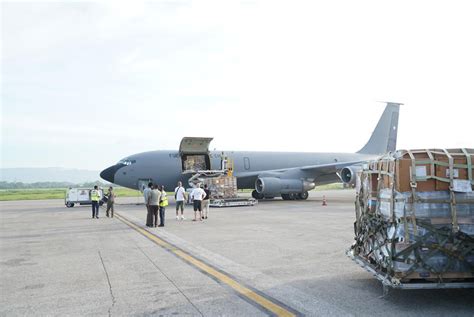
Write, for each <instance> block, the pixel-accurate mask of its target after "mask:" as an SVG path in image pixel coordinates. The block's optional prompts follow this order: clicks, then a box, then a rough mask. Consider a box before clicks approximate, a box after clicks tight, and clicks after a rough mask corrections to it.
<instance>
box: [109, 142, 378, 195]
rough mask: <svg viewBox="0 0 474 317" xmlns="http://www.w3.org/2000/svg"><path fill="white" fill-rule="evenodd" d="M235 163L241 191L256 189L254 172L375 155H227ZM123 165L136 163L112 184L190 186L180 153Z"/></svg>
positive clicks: (148, 155) (136, 158)
mask: <svg viewBox="0 0 474 317" xmlns="http://www.w3.org/2000/svg"><path fill="white" fill-rule="evenodd" d="M221 153H222V152H216V151H211V152H210V154H209V157H210V160H211V169H219V168H220V164H221ZM224 153H225V154H226V155H227V156H228V157H229V158H230V159H232V160H233V163H234V175H235V176H236V177H237V186H238V188H239V189H245V188H254V187H255V180H256V178H257V177H256V176H253V177H246V176H245V174H247V173H248V174H251V172H261V173H265V171H271V170H279V169H289V168H297V167H299V166H308V165H321V164H331V163H335V162H341V164H343V163H344V162H349V161H367V160H370V159H372V158H375V157H376V156H375V155H367V154H358V153H305V152H250V151H225V152H224ZM121 161H127V162H133V163H130V164H129V165H123V166H117V165H116V171H115V173H114V175H113V179H111V181H112V182H113V183H115V184H118V185H120V186H124V187H128V188H132V189H140V186H142V185H143V183H145V182H146V181H151V182H153V183H157V184H160V185H164V186H165V188H166V189H167V190H171V189H174V187H175V186H176V184H177V182H178V181H182V182H183V184H187V181H188V179H189V177H190V175H189V174H182V162H181V156H180V155H179V152H178V151H166V150H160V151H150V152H143V153H138V154H134V155H131V156H129V157H127V158H125V159H123V160H121ZM315 181H316V183H317V184H318V185H322V184H327V183H332V182H337V181H339V178H338V176H337V175H336V174H333V175H331V176H325V177H324V178H320V179H316V180H315Z"/></svg>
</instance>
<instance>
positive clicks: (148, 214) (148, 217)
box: [143, 182, 153, 227]
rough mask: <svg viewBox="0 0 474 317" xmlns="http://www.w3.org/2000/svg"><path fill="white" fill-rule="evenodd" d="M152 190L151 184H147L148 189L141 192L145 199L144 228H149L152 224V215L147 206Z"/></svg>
mask: <svg viewBox="0 0 474 317" xmlns="http://www.w3.org/2000/svg"><path fill="white" fill-rule="evenodd" d="M152 188H153V183H151V182H150V183H148V187H147V188H145V189H144V190H143V197H144V198H145V206H146V226H147V227H151V226H152V224H153V214H152V212H151V210H150V205H149V204H148V201H149V198H150V193H151V190H152Z"/></svg>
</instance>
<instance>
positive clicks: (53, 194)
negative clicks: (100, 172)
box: [0, 187, 142, 201]
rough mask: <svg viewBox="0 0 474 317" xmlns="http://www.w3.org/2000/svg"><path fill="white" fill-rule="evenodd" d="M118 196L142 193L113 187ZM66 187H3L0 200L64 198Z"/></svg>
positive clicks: (134, 195)
mask: <svg viewBox="0 0 474 317" xmlns="http://www.w3.org/2000/svg"><path fill="white" fill-rule="evenodd" d="M114 191H115V194H116V195H117V196H119V197H138V196H141V195H142V194H141V193H140V192H139V191H138V190H133V189H128V188H121V187H117V188H115V189H114ZM65 195H66V189H64V188H48V189H4V190H0V201H9V200H45V199H64V196H65Z"/></svg>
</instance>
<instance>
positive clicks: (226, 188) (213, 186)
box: [203, 175, 237, 199]
mask: <svg viewBox="0 0 474 317" xmlns="http://www.w3.org/2000/svg"><path fill="white" fill-rule="evenodd" d="M203 183H204V184H207V187H208V188H209V190H210V191H211V199H216V198H236V197H237V179H236V178H235V177H233V176H228V175H222V176H217V177H209V178H205V179H203Z"/></svg>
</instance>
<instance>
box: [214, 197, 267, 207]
mask: <svg viewBox="0 0 474 317" xmlns="http://www.w3.org/2000/svg"><path fill="white" fill-rule="evenodd" d="M256 204H258V200H256V199H255V198H217V199H211V202H210V204H209V207H217V208H220V207H242V206H255V205H256Z"/></svg>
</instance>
